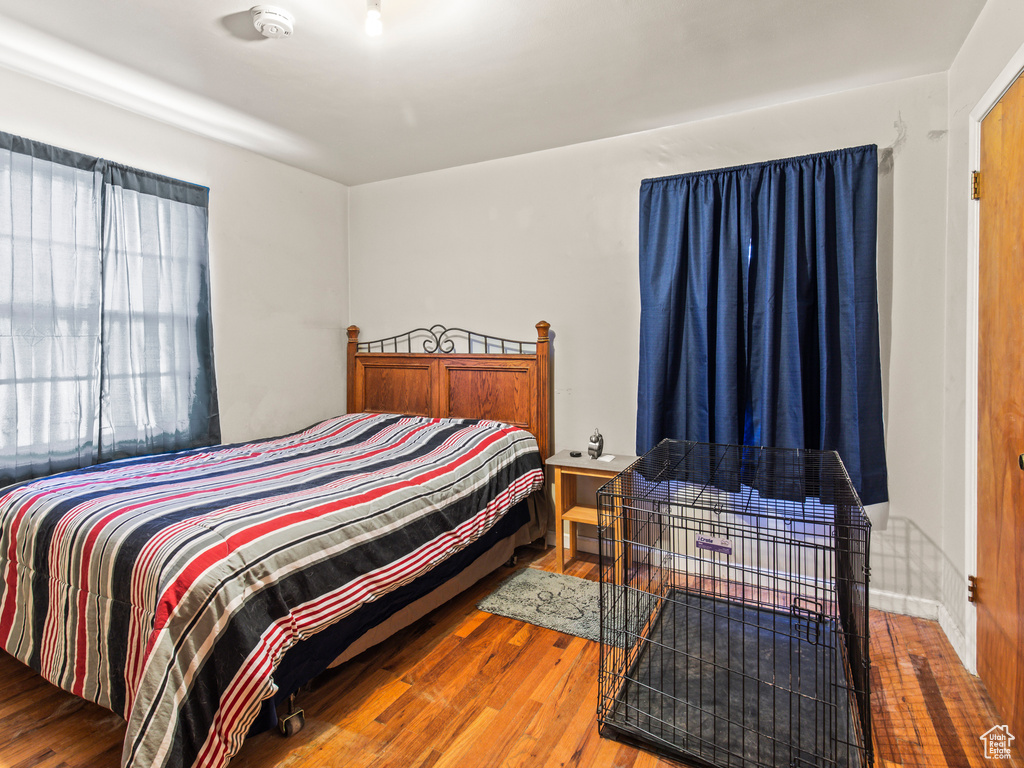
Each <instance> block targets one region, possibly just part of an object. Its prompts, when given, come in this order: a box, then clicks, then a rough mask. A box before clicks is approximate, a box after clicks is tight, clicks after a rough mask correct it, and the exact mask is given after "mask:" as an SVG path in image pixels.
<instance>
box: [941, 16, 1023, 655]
mask: <svg viewBox="0 0 1024 768" xmlns="http://www.w3.org/2000/svg"><path fill="white" fill-rule="evenodd" d="M1022 46H1024V4H1022V3H1021V2H1019V0H988V3H987V4H986V5H985V8H984V9H983V10H982V12H981V15H980V16H979V17H978V20H977V22H976V23H975V25H974V28H973V29H972V30H971V33H970V34H969V35H968V37H967V40H966V41H965V42H964V44H963V46H962V48H961V49H960V52H959V54H958V55H957V57H956V60H955V61H954V62H953V65H952V67H951V68H950V70H949V118H948V122H949V161H948V168H947V172H948V176H947V184H948V188H949V190H950V194H949V200H948V205H947V209H946V271H947V274H948V280H947V284H946V292H945V297H944V298H945V315H946V318H945V337H946V368H945V376H944V381H945V389H946V410H945V433H946V447H945V452H944V456H943V463H942V479H943V495H944V496H945V499H946V509H945V515H944V522H943V534H944V535H943V539H942V544H943V549H944V551H945V553H946V556H947V557H948V558H949V559H950V560H951V561H952V562H953V563H955V565H956V567H957V568H958V569H959V570H960V572H966V571H967V570H969V569H970V568H971V567H972V566H973V565H974V562H973V559H974V552H973V548H974V546H975V542H976V538H975V529H976V525H977V520H976V502H975V496H974V493H975V492H976V491H975V488H974V487H973V485H970V486H969V485H968V483H967V482H966V478H967V477H968V476H969V471H968V470H967V469H966V468H967V467H968V466H969V465H973V464H974V462H975V461H976V454H975V446H974V445H973V442H972V441H969V440H968V437H967V435H968V431H969V430H971V429H972V427H973V426H974V425H975V422H974V420H973V419H974V415H975V414H976V413H977V401H976V399H973V398H972V399H970V400H969V399H968V391H969V388H968V379H969V378H970V379H972V380H974V381H976V376H977V369H976V368H975V367H974V365H975V364H976V362H975V360H974V359H973V357H972V354H971V349H972V348H974V347H976V344H977V339H976V337H975V338H971V336H973V335H974V333H976V328H975V327H974V323H975V322H976V314H975V319H974V320H972V318H971V317H970V316H969V312H971V310H969V307H970V306H971V303H970V301H969V295H968V291H969V290H971V286H972V285H973V286H976V284H977V268H978V267H977V262H976V260H974V259H973V258H972V257H971V250H972V247H976V243H975V244H972V243H971V241H970V237H971V235H970V231H969V216H970V214H971V211H972V208H973V206H975V205H976V203H973V202H972V201H970V200H969V199H968V194H967V190H968V185H969V180H970V172H971V171H972V170H973V169H972V167H971V162H970V161H971V157H970V144H969V142H970V140H971V129H972V119H971V112H972V110H974V109H975V107H976V106H977V105H978V103H979V101H980V100H981V99H982V97H983V96H984V95H985V93H986V91H988V90H989V88H990V87H991V86H992V85H993V84H994V83H995V82H996V81H997V79H998V78H999V77H1000V75H1001V73H1002V71H1003V69H1004V68H1005V67H1006V66H1007V64H1008V63H1009V62H1010V60H1011V59H1013V58H1017V59H1018V60H1019V58H1020V57H1018V56H1017V54H1018V52H1019V50H1020V49H1021V47H1022ZM1006 85H1009V83H1006ZM975 125H976V123H975ZM973 290H975V291H976V287H975V288H974V289H973ZM973 312H976V309H975V310H973ZM975 397H976V394H975ZM965 542H966V546H965ZM969 550H971V551H969ZM950 610H951V611H953V612H955V616H961V615H964V614H967V616H968V618H967V619H966V623H967V625H968V627H969V628H970V629H971V632H970V635H971V637H973V624H974V616H973V610H971V609H969V607H968V604H967V602H966V586H964V585H961V588H960V590H959V591H958V593H957V594H956V595H955V600H954V601H951V603H950ZM971 657H973V649H972V650H971V651H970V652H969V653H968V660H969V664H968V666H971V665H972V664H973V658H971Z"/></svg>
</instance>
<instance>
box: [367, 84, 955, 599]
mask: <svg viewBox="0 0 1024 768" xmlns="http://www.w3.org/2000/svg"><path fill="white" fill-rule="evenodd" d="M946 121H947V105H946V77H945V75H944V74H937V75H931V76H927V77H920V78H914V79H910V80H904V81H899V82H895V83H890V84H887V85H881V86H875V87H871V88H865V89H860V90H856V91H849V92H845V93H841V94H837V95H833V96H827V97H822V98H815V99H810V100H806V101H799V102H793V103H789V104H782V105H778V106H775V107H771V108H768V109H760V110H756V111H750V112H746V113H741V114H734V115H729V116H725V117H721V118H716V119H711V120H705V121H701V122H696V123H690V124H686V125H680V126H675V127H672V128H666V129H660V130H656V131H650V132H646V133H639V134H633V135H629V136H622V137H618V138H614V139H608V140H602V141H595V142H591V143H587V144H579V145H575V146H570V147H565V148H561V149H554V150H550V151H545V152H538V153H535V154H530V155H523V156H519V157H512V158H507V159H503V160H496V161H492V162H487V163H480V164H477V165H470V166H464V167H460V168H453V169H449V170H444V171H437V172H433V173H427V174H422V175H418V176H411V177H406V178H401V179H394V180H390V181H383V182H378V183H374V184H367V185H362V186H357V187H353V188H352V189H351V191H350V208H349V216H350V227H351V230H350V241H349V247H350V251H349V259H350V262H349V263H350V270H351V272H350V279H351V284H352V286H353V291H352V295H351V299H350V306H351V318H352V321H353V322H354V323H355V324H357V325H359V326H360V327H361V328H362V329H363V338H374V337H377V336H383V335H390V334H392V333H396V332H399V331H403V330H406V329H407V328H410V327H414V326H417V325H422V324H430V323H433V322H441V323H445V324H452V325H459V326H463V327H469V328H474V329H480V330H483V331H489V332H493V333H495V334H498V335H502V336H511V337H514V338H529V337H530V335H531V333H532V331H533V324H534V323H535V322H536V321H537V320H541V319H545V320H548V321H549V322H550V323H551V325H552V330H553V332H554V334H555V339H554V342H553V353H554V361H555V363H554V364H555V375H554V387H555V398H554V412H555V448H556V450H560V449H563V448H569V447H581V446H583V445H585V442H586V439H587V436H588V435H589V434H590V432H591V431H592V430H593V428H594V427H595V426H599V427H600V428H601V430H602V432H603V433H604V435H605V440H606V449H607V450H608V451H609V452H611V453H632V452H633V451H634V449H635V423H636V384H637V366H638V342H637V339H638V333H639V309H640V308H639V287H638V243H637V240H638V229H639V223H638V199H639V195H638V192H639V186H640V181H641V179H643V178H646V177H654V176H663V175H668V174H675V173H683V172H687V171H695V170H701V169H710V168H718V167H723V166H730V165H736V164H740V163H749V162H756V161H761V160H769V159H774V158H781V157H789V156H794V155H801V154H806V153H811V152H819V151H825V150H830V149H836V148H840V147H847V146H854V145H859V144H869V143H875V144H878V146H879V148H885V147H891V148H892V157H893V163H892V169H891V171H887V170H886V168H885V167H884V166H885V164H883V174H882V178H881V181H880V199H881V207H882V208H883V210H882V211H881V216H880V249H879V284H880V305H881V308H880V315H881V317H880V321H881V329H882V337H883V338H882V351H883V387H884V388H885V393H884V396H885V399H886V405H887V410H886V413H887V442H888V456H889V471H890V485H889V487H890V496H891V514H892V515H893V516H894V517H898V518H901V519H905V520H908V521H909V522H910V524H912V525H913V526H915V527H917V528H919V529H922V530H925V531H929V532H930V536H931V537H932V538H933V539H934V540H935V541H939V540H941V538H942V532H941V527H940V526H941V521H942V516H943V503H944V501H943V495H942V486H941V483H938V482H936V480H935V473H936V467H938V466H940V465H941V462H942V458H943V449H942V446H943V421H942V418H941V413H942V409H943V398H944V386H943V372H944V367H943V354H944V346H943V344H944V339H943V335H942V332H941V329H942V328H943V321H944V317H943V297H944V293H945V271H944V260H943V253H944V249H945V238H944V230H943V219H944V216H945V205H946V171H945V169H946ZM886 208H887V210H885V209H886ZM882 549H884V548H882ZM879 551H881V549H880V550H879ZM897 565H898V564H894V565H893V567H894V568H895V567H897ZM890 581H891V582H892V584H894V585H895V584H897V583H902V582H907V579H902V581H901V579H900V578H899V574H893V575H892V576H891V578H890Z"/></svg>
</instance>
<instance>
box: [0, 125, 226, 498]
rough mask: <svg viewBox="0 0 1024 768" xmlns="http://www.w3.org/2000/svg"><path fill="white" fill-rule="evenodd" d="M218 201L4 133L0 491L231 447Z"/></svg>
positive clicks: (0, 151)
mask: <svg viewBox="0 0 1024 768" xmlns="http://www.w3.org/2000/svg"><path fill="white" fill-rule="evenodd" d="M208 194H209V192H208V190H207V189H205V188H203V187H197V186H195V185H192V184H186V183H184V182H181V181H177V180H174V179H167V178H164V177H161V176H154V175H152V174H148V173H145V172H142V171H136V170H134V169H131V168H125V167H123V166H118V165H115V164H112V163H109V162H107V161H105V160H101V159H99V158H94V157H89V156H86V155H81V154H78V153H75V152H70V151H68V150H63V149H59V148H56V147H51V146H48V145H46V144H42V143H39V142H33V141H29V140H26V139H23V138H21V137H18V136H12V135H10V134H6V133H2V132H0V427H2V431H0V485H5V484H7V483H11V482H15V481H19V480H23V479H27V478H30V477H38V476H40V475H46V474H52V473H54V472H59V471H63V470H67V469H74V468H77V467H82V466H86V465H89V464H94V463H97V462H100V461H106V460H109V459H113V458H118V457H121V456H129V455H139V454H148V453H157V452H162V451H167V450H174V449H180V448H189V447H193V446H200V445H209V444H211V443H216V442H219V440H220V427H219V418H218V409H217V390H216V385H215V381H214V368H213V343H212V339H213V335H212V324H211V318H210V297H209V276H208V262H209V255H208V251H209V248H208V244H207V199H208Z"/></svg>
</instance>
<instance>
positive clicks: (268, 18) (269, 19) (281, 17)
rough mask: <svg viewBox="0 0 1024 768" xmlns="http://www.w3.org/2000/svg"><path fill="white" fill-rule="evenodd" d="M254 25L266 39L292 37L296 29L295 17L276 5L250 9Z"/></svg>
mask: <svg viewBox="0 0 1024 768" xmlns="http://www.w3.org/2000/svg"><path fill="white" fill-rule="evenodd" d="M249 13H250V14H252V25H253V26H254V27H256V31H257V32H259V33H260V34H261V35H263V36H264V37H273V38H278V37H291V36H292V32H293V31H294V29H295V17H294V16H292V15H291V14H290V13H288V11H286V10H285V9H284V8H278V7H277V6H276V5H256V6H253V7H252V8H250V9H249Z"/></svg>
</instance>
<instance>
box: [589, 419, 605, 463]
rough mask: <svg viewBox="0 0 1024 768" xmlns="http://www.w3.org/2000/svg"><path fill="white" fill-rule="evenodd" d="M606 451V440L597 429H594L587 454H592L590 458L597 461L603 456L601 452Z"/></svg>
mask: <svg viewBox="0 0 1024 768" xmlns="http://www.w3.org/2000/svg"><path fill="white" fill-rule="evenodd" d="M603 450H604V438H603V437H601V433H600V432H598V431H597V427H594V434H592V435H591V436H590V445H588V446H587V453H589V454H590V458H592V459H596V458H597V457H598V456H600V455H601V451H603Z"/></svg>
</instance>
